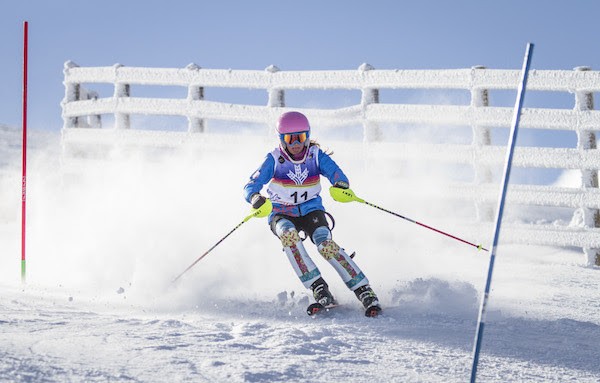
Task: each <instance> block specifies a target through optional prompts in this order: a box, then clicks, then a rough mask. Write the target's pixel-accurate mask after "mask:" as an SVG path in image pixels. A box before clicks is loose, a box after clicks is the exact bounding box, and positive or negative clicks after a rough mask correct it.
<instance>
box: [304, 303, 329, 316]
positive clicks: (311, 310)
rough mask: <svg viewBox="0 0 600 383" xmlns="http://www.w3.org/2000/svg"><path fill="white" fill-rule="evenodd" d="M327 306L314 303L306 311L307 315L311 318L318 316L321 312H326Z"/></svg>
mask: <svg viewBox="0 0 600 383" xmlns="http://www.w3.org/2000/svg"><path fill="white" fill-rule="evenodd" d="M324 309H325V306H323V305H322V304H320V303H313V304H312V305H310V306H308V308H307V309H306V313H307V314H308V315H310V316H313V315H316V314H318V313H319V312H320V311H322V310H324Z"/></svg>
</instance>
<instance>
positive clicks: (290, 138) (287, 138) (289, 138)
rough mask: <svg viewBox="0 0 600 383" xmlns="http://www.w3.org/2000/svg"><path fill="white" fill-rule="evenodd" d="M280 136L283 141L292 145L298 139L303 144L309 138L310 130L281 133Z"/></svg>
mask: <svg viewBox="0 0 600 383" xmlns="http://www.w3.org/2000/svg"><path fill="white" fill-rule="evenodd" d="M279 138H280V139H281V142H284V143H286V144H287V145H291V144H293V143H295V142H296V141H297V142H299V143H301V144H303V143H304V142H306V140H308V132H300V133H286V134H280V135H279Z"/></svg>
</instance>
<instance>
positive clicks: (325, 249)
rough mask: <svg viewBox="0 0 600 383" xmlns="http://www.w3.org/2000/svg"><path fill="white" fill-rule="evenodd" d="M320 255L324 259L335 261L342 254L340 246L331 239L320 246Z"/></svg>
mask: <svg viewBox="0 0 600 383" xmlns="http://www.w3.org/2000/svg"><path fill="white" fill-rule="evenodd" d="M318 249H319V253H321V255H322V256H323V258H325V259H327V260H330V259H335V258H336V257H337V255H338V253H339V252H340V246H339V245H338V244H337V243H335V242H334V241H333V240H331V239H326V240H325V241H323V242H321V244H319V246H318Z"/></svg>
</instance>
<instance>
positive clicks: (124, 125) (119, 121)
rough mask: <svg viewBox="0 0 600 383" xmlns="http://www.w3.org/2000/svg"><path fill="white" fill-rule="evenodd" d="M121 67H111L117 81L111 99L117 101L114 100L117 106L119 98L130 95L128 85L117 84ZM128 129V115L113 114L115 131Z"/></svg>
mask: <svg viewBox="0 0 600 383" xmlns="http://www.w3.org/2000/svg"><path fill="white" fill-rule="evenodd" d="M121 67H123V65H121V64H115V65H113V68H115V78H116V79H117V80H116V82H115V94H114V96H113V97H114V98H116V99H117V100H116V101H117V103H116V104H117V105H118V104H119V99H120V98H123V97H129V96H130V95H131V91H130V87H129V84H123V83H120V82H118V78H119V76H117V73H118V71H119V68H121ZM129 128H130V120H129V115H128V114H126V113H115V129H129Z"/></svg>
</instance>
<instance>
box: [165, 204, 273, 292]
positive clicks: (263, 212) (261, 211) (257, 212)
mask: <svg viewBox="0 0 600 383" xmlns="http://www.w3.org/2000/svg"><path fill="white" fill-rule="evenodd" d="M271 210H273V204H271V200H270V199H268V198H267V200H266V202H265V203H264V205H262V206H261V207H259V208H258V209H252V212H251V213H250V214H249V215H248V216H246V218H244V219H243V220H242V222H240V223H238V224H237V225H236V226H235V227H234V228H233V229H232V230H231V231H230V232H229V233H227V234H225V236H224V237H223V238H221V239H219V240H218V241H217V243H215V244H214V245H213V247H211V248H210V249H208V250H207V251H206V252H205V253H204V254H202V255H201V256H199V257H198V258H197V259H196V260H195V261H194V262H193V263H192V264H191V265H189V266H188V267H187V269H185V270H183V271H182V272H181V274H179V275H178V276H177V277H175V278H174V279H173V280H172V281H171V284H173V283H175V282H177V280H178V279H179V278H181V276H182V275H183V274H185V273H187V272H188V271H189V270H190V269H191V268H192V267H194V266H195V265H196V263H198V262H200V260H201V259H202V258H204V257H205V256H206V255H208V253H210V252H211V251H212V250H213V249H214V248H215V247H217V246H219V245H220V244H221V242H223V241H224V240H225V238H227V237H229V236H230V235H231V233H233V232H234V231H236V230H237V229H239V228H240V226H242V225H243V224H244V223H246V222H248V221H249V220H250V219H252V218H262V217H266V216H268V215H269V214H271Z"/></svg>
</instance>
